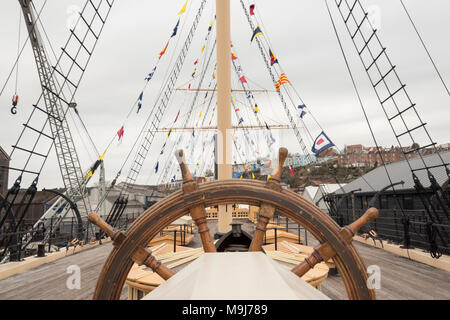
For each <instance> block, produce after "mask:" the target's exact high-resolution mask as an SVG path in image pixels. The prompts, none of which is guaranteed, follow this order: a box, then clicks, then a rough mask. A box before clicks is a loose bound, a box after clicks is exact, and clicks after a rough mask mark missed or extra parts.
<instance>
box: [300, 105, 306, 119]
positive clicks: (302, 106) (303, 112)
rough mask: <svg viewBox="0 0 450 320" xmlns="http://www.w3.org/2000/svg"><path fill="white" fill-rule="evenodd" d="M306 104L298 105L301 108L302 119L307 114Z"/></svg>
mask: <svg viewBox="0 0 450 320" xmlns="http://www.w3.org/2000/svg"><path fill="white" fill-rule="evenodd" d="M305 108H306V106H305V105H304V104H300V105H299V106H298V110H300V119H303V117H304V116H305V115H306V110H305Z"/></svg>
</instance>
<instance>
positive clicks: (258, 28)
mask: <svg viewBox="0 0 450 320" xmlns="http://www.w3.org/2000/svg"><path fill="white" fill-rule="evenodd" d="M262 34H263V33H262V31H261V29H260V27H259V26H257V27H256V29H255V31H253V35H252V38H251V40H250V43H252V42H253V40H254V39H255V38H256V37H258V36H260V35H262Z"/></svg>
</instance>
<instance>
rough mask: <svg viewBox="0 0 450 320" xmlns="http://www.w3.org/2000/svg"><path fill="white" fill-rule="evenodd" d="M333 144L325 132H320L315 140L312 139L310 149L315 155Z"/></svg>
mask: <svg viewBox="0 0 450 320" xmlns="http://www.w3.org/2000/svg"><path fill="white" fill-rule="evenodd" d="M333 146H334V143H333V142H331V140H330V138H328V136H327V135H326V134H325V132H323V131H322V132H321V133H320V134H319V135H318V136H317V138H316V140H314V145H313V146H312V149H311V151H312V152H314V153H315V154H316V155H318V154H320V153H321V152H322V151H324V150H326V149H328V148H331V147H333Z"/></svg>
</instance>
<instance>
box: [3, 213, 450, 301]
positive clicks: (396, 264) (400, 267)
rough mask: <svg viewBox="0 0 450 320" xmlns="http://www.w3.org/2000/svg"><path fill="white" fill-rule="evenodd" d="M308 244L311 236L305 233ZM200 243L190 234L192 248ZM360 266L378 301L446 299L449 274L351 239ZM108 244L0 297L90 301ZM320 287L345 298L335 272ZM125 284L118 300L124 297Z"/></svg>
mask: <svg viewBox="0 0 450 320" xmlns="http://www.w3.org/2000/svg"><path fill="white" fill-rule="evenodd" d="M240 222H241V223H243V224H244V226H243V230H245V231H247V232H250V233H253V232H252V231H253V230H252V229H253V224H251V223H249V222H244V221H240ZM208 225H209V228H210V231H211V234H214V233H215V232H216V231H217V222H215V221H209V222H208ZM308 244H309V245H314V239H312V237H311V236H308ZM200 245H201V242H200V239H199V236H198V234H195V237H194V239H193V241H192V242H191V243H190V246H192V247H199V246H200ZM355 246H356V247H357V249H358V251H359V253H360V254H361V256H362V258H363V259H364V262H365V264H366V266H369V265H378V266H379V267H380V268H381V289H380V290H377V291H376V294H377V298H378V299H389V300H392V299H401V300H405V299H446V300H448V299H450V274H449V273H448V272H446V271H443V270H439V269H436V268H433V267H430V266H428V265H425V264H422V263H419V262H415V261H411V260H408V259H406V258H403V257H399V256H397V255H394V254H392V253H389V252H386V251H383V250H381V249H378V248H374V247H371V246H367V245H364V244H361V243H356V242H355ZM111 248H112V245H111V243H108V244H104V245H101V246H99V247H96V248H93V249H89V250H86V251H83V252H80V253H77V254H75V255H73V256H68V257H66V258H63V259H60V260H57V261H55V262H52V263H49V264H47V265H43V266H41V267H38V268H36V269H33V270H29V271H27V272H24V273H22V274H18V275H15V276H13V277H10V278H8V279H5V280H1V281H0V300H13V299H36V300H42V299H49V300H56V299H69V300H70V299H73V300H77V299H91V298H92V295H93V292H94V288H95V284H96V282H97V277H98V275H99V273H100V270H101V268H102V266H103V263H104V261H105V259H106V257H107V256H108V254H109V252H110V251H111ZM70 265H78V266H79V267H80V269H81V289H80V290H76V289H74V290H69V289H67V286H66V281H67V279H68V277H69V276H70V275H69V274H67V273H66V270H67V268H68V267H69V266H70ZM322 291H323V293H325V294H326V295H328V296H329V297H330V298H332V299H346V298H347V294H346V292H345V289H344V283H343V281H342V279H341V278H340V277H339V276H332V275H330V276H329V277H328V278H327V279H326V280H325V281H324V282H323V284H322ZM126 297H127V288H124V290H123V293H122V298H124V299H126Z"/></svg>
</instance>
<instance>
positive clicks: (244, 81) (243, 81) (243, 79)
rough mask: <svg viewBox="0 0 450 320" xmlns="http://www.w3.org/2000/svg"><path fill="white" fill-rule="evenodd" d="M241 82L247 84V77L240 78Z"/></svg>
mask: <svg viewBox="0 0 450 320" xmlns="http://www.w3.org/2000/svg"><path fill="white" fill-rule="evenodd" d="M239 81H241V82H242V83H247V80H245V77H244V76H242V77H240V78H239Z"/></svg>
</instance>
